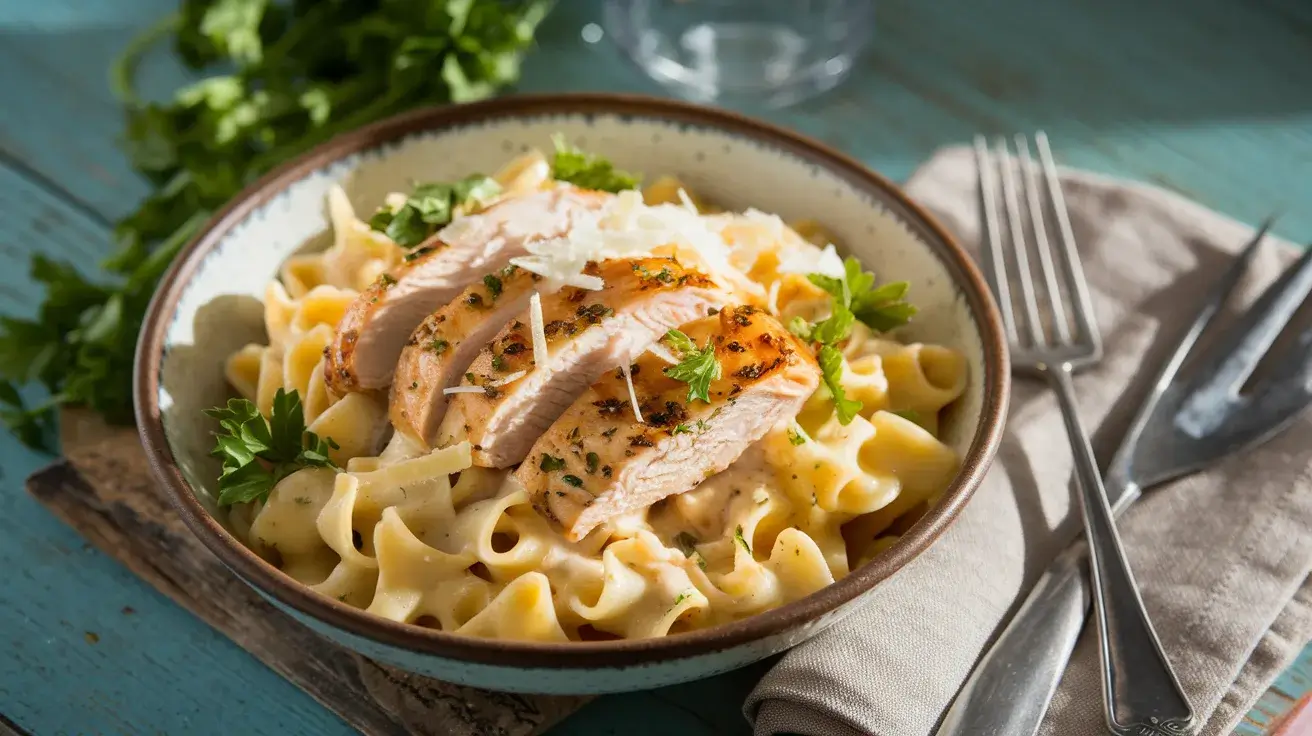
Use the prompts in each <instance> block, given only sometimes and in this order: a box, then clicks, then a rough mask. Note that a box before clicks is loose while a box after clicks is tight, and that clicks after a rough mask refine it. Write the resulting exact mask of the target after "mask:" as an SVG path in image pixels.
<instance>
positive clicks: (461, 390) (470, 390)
mask: <svg viewBox="0 0 1312 736" xmlns="http://www.w3.org/2000/svg"><path fill="white" fill-rule="evenodd" d="M486 390H487V389H485V388H483V387H482V386H452V387H451V388H444V389H442V394H443V395H445V396H450V395H451V394H481V393H483V392H484V391H486Z"/></svg>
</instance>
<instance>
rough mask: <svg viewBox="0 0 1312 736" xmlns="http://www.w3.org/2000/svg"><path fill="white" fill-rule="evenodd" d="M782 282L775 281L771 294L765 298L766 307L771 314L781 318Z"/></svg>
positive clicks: (772, 284)
mask: <svg viewBox="0 0 1312 736" xmlns="http://www.w3.org/2000/svg"><path fill="white" fill-rule="evenodd" d="M780 283H781V282H780V280H779V279H775V280H774V281H773V282H772V283H771V284H770V293H769V294H768V295H766V297H765V306H766V307H768V308H769V309H770V314H773V315H774V316H776V317H778V316H779V285H780Z"/></svg>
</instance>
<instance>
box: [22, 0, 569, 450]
mask: <svg viewBox="0 0 1312 736" xmlns="http://www.w3.org/2000/svg"><path fill="white" fill-rule="evenodd" d="M551 4H552V3H551V0H508V1H507V0H448V1H447V2H438V3H434V2H430V0H390V1H389V2H379V1H378V0H369V1H366V0H360V1H355V0H352V1H349V2H347V1H342V2H317V3H312V2H301V1H298V2H272V1H271V0H187V1H186V2H183V3H180V6H181V7H180V9H179V11H178V12H177V13H176V14H173V15H171V16H168V17H166V18H164V19H163V20H161V22H159V23H157V24H154V25H152V26H151V27H150V28H149V29H147V30H145V31H144V32H143V33H142V34H141V35H140V36H139V37H138V38H136V39H134V40H133V41H132V42H131V43H130V44H129V45H128V46H127V48H125V50H124V53H123V55H122V56H121V57H120V58H119V59H118V60H116V62H115V63H114V64H113V65H112V68H111V69H110V76H111V87H112V89H113V91H114V93H115V94H116V95H117V96H118V98H119V99H120V100H121V102H122V104H123V106H124V109H125V112H126V116H127V121H126V129H125V135H124V148H125V151H126V153H127V155H128V158H129V159H130V161H131V163H132V166H133V168H134V169H135V170H136V171H137V172H138V173H139V174H141V175H142V176H143V177H144V178H145V179H146V180H148V181H149V182H150V183H151V184H152V185H153V186H154V191H153V192H152V193H151V194H150V195H149V196H148V197H147V198H146V199H145V200H144V201H143V202H142V203H141V204H140V206H139V207H138V208H137V210H136V211H135V212H133V213H131V214H129V215H127V216H126V217H124V218H123V219H121V220H119V221H118V223H117V224H116V227H115V229H114V235H113V237H114V241H115V243H114V245H115V248H114V251H113V253H112V255H110V256H109V258H108V259H107V260H106V261H105V262H104V264H103V266H104V268H105V270H106V271H107V272H108V274H107V276H106V278H104V279H103V280H98V281H92V280H90V279H87V278H85V277H84V276H82V275H81V274H79V273H78V272H77V271H75V270H74V269H73V268H71V267H69V266H65V265H61V264H55V263H53V262H51V261H49V260H48V259H45V258H44V257H42V256H40V255H38V256H35V257H34V258H33V261H32V271H33V279H34V280H35V281H38V282H40V283H41V284H43V285H44V286H45V289H46V296H45V300H44V302H43V303H42V304H41V306H40V308H39V309H38V311H37V314H36V316H35V317H34V318H32V319H12V318H0V381H8V382H10V383H12V384H13V385H14V387H15V388H17V387H18V386H20V385H22V384H25V383H28V382H39V383H41V384H43V385H44V386H45V387H46V389H47V390H48V391H49V392H50V394H51V395H52V398H51V399H50V400H49V401H46V402H43V403H40V404H38V405H37V406H33V407H26V408H23V409H18V408H14V407H13V405H12V404H11V403H9V402H4V409H3V411H0V421H3V422H4V423H5V424H6V425H7V426H8V427H9V428H10V430H11V431H14V432H16V433H17V435H18V436H19V437H20V438H21V439H23V440H24V441H25V442H28V443H33V444H34V443H36V442H39V441H42V440H43V438H42V437H41V436H40V433H38V432H35V431H34V430H33V427H34V426H36V425H49V424H51V423H52V420H53V417H54V409H56V408H57V407H58V406H60V405H64V404H85V405H87V406H89V407H90V408H91V409H93V410H94V411H96V412H97V413H99V414H101V415H102V416H104V417H105V418H106V419H108V420H109V421H111V422H115V423H128V422H131V421H132V393H131V385H132V359H133V353H134V350H135V347H136V340H137V335H138V334H139V333H140V331H141V323H142V320H143V319H144V317H145V312H146V307H147V305H148V304H149V302H150V298H151V296H152V294H153V292H154V290H155V285H156V284H157V283H158V281H159V278H160V276H161V275H162V274H163V273H164V271H165V270H166V269H167V268H168V266H169V264H170V263H171V262H172V260H173V257H174V256H175V255H176V254H177V252H178V250H179V249H180V248H181V247H182V246H183V244H185V243H186V242H187V241H188V240H189V239H190V238H191V236H192V235H193V234H194V233H195V232H196V231H197V229H198V228H199V227H200V226H201V225H202V224H203V223H204V222H205V221H206V220H207V219H209V216H210V214H211V213H213V212H215V211H217V210H218V209H219V208H221V207H222V206H223V205H224V204H225V203H226V202H227V201H228V199H230V198H231V197H232V196H233V195H235V194H237V193H238V192H240V191H241V190H242V188H243V187H245V186H246V185H248V184H249V183H251V182H252V181H254V180H255V179H256V178H257V177H259V176H260V175H262V174H264V173H265V172H267V171H269V170H270V169H272V168H274V167H275V166H277V165H279V164H281V163H283V162H285V161H287V160H288V159H290V158H292V157H294V156H297V155H300V154H301V153H304V152H305V151H308V150H310V149H311V148H313V147H314V146H316V145H318V144H320V143H323V142H324V141H327V140H329V139H330V138H332V137H334V136H336V135H338V134H340V133H343V132H345V131H347V130H351V129H354V128H357V127H359V126H361V125H363V124H365V123H369V122H372V121H374V120H379V119H381V118H384V117H388V116H390V115H394V114H396V113H399V112H403V111H405V110H407V109H410V108H414V107H419V106H424V105H432V104H435V103H447V102H462V101H466V100H470V99H475V98H478V97H486V96H488V95H490V94H492V93H493V92H495V91H496V90H497V89H499V88H501V87H504V86H506V85H508V84H510V83H512V82H514V81H515V80H516V79H517V78H518V76H519V63H520V59H521V57H522V55H523V53H524V52H525V51H526V50H527V49H528V48H529V47H530V46H531V45H532V42H533V34H534V32H535V30H536V28H537V26H538V24H539V23H540V22H541V20H542V18H543V17H544V16H545V15H546V13H547V12H548V10H549V9H550V7H551ZM165 39H168V40H170V41H171V42H172V44H171V45H172V46H173V48H174V49H175V51H176V52H177V53H178V55H179V56H180V57H181V58H182V60H183V61H184V62H185V63H186V64H187V66H189V67H191V68H192V69H193V70H195V71H196V72H198V76H202V77H203V78H202V79H200V81H198V82H196V83H194V84H191V85H189V86H187V87H184V88H182V89H180V90H177V91H176V92H175V93H174V95H173V96H172V98H171V99H166V100H162V101H156V102H145V101H143V100H142V99H141V97H140V95H139V94H138V93H137V91H136V89H135V88H134V81H135V80H134V76H135V70H136V67H137V61H138V60H139V59H140V58H141V57H142V56H143V55H144V54H145V53H147V52H148V51H150V50H151V49H152V46H153V44H155V43H156V42H158V41H161V40H165ZM452 191H453V193H454V199H455V200H457V201H465V200H468V199H471V198H472V199H478V198H480V197H485V196H487V195H486V182H483V181H481V180H480V181H470V182H457V183H456V184H454V185H452ZM437 209H440V205H439V206H438V207H437ZM437 214H438V213H437V212H435V211H434V209H433V208H426V209H425V210H424V212H416V213H414V214H413V215H407V216H406V218H410V219H409V222H408V223H407V221H406V219H405V218H403V221H402V223H401V224H400V225H398V226H397V227H398V228H402V226H405V227H404V228H402V229H404V230H405V231H406V232H407V233H409V234H410V235H411V236H413V235H414V232H411V231H410V228H414V229H415V232H418V230H419V226H420V225H422V226H423V227H422V229H424V230H426V229H428V228H429V227H431V223H429V222H427V221H425V220H424V217H428V218H429V219H432V218H434V217H435V216H436V215H437ZM415 218H417V220H418V222H416V221H415ZM34 423H35V425H34ZM248 472H253V471H248Z"/></svg>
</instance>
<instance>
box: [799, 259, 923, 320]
mask: <svg viewBox="0 0 1312 736" xmlns="http://www.w3.org/2000/svg"><path fill="white" fill-rule="evenodd" d="M807 278H808V279H810V281H811V283H813V284H815V285H816V286H818V287H820V288H821V289H824V290H825V291H827V292H829V294H830V296H832V297H833V299H834V303H835V309H834V312H833V315H832V316H831V317H830V319H834V318H835V317H839V316H840V315H843V316H842V318H843V319H849V318H848V317H847V316H845V315H844V314H843V313H845V312H850V313H851V315H852V317H855V318H856V319H859V320H861V321H862V322H864V323H865V324H866V325H867V326H868V327H870V329H872V330H877V331H879V332H888V331H889V330H891V329H893V328H895V327H900V326H902V325H904V324H906V323H907V321H908V320H910V319H911V318H912V317H914V316H915V314H916V308H915V307H913V306H911V305H910V304H908V303H907V301H906V295H907V290H908V289H909V288H910V285H909V284H908V283H907V282H906V281H890V282H889V283H887V284H883V285H880V286H875V275H874V274H873V273H870V272H868V271H863V270H861V262H860V261H858V260H857V259H855V258H852V257H851V256H848V258H847V259H845V260H844V261H843V277H842V278H834V277H833V276H826V275H824V274H820V273H813V274H809V275H808V276H807ZM838 305H842V307H843V309H842V310H839V309H837V306H838ZM822 324H823V323H822ZM847 330H848V332H850V330H851V323H850V322H849V323H848V326H847ZM842 337H843V338H846V337H847V333H844V334H843V335H842Z"/></svg>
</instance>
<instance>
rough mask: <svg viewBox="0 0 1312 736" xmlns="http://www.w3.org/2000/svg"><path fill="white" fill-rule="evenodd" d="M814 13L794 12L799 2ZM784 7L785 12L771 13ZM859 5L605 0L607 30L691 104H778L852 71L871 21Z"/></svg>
mask: <svg viewBox="0 0 1312 736" xmlns="http://www.w3.org/2000/svg"><path fill="white" fill-rule="evenodd" d="M808 4H809V5H816V6H825V7H823V8H818V9H816V8H813V9H812V10H818V11H819V12H814V13H798V12H796V11H798V10H806V8H804V7H803V6H805V5H808ZM780 5H787V6H788V8H789V9H790V10H792V11H793V12H791V13H787V14H781V13H779V12H771V11H772V10H777V7H774V6H780ZM868 9H869V5H868V3H865V2H852V1H850V0H849V1H847V2H842V1H836V2H812V3H807V2H805V0H803V1H802V2H797V1H796V0H795V1H794V2H791V3H777V2H771V1H770V0H756V1H755V2H724V1H723V0H721V1H720V2H701V3H698V2H697V1H696V0H692V1H688V2H662V1H661V0H609V2H608V3H607V5H606V19H605V20H606V27H607V32H608V33H609V35H610V36H611V38H612V39H613V40H614V41H615V43H616V44H617V45H618V46H619V47H620V48H621V49H622V50H623V51H624V52H625V53H627V54H628V55H629V57H630V58H631V59H633V61H634V62H635V63H636V64H637V65H638V66H639V67H640V68H641V69H642V70H643V71H644V72H646V73H647V74H648V75H649V76H650V77H651V78H652V79H654V80H655V81H657V82H659V83H660V84H662V85H664V86H665V87H667V88H669V89H670V90H671V91H673V92H675V93H676V94H679V95H681V96H683V97H686V98H688V99H691V100H694V101H697V102H722V103H729V104H746V105H752V106H754V105H765V106H769V107H782V106H785V105H790V104H792V103H795V102H797V101H799V100H802V99H805V98H807V97H810V96H812V95H815V94H818V93H820V92H823V91H825V90H828V89H830V88H832V87H834V86H835V85H836V84H838V83H839V82H840V81H841V80H842V79H843V78H844V77H845V76H846V75H847V73H848V72H849V71H851V69H852V65H853V62H854V60H855V57H856V54H857V53H859V51H860V50H861V48H862V47H863V46H864V45H865V43H866V41H867V39H868V37H869V35H870V31H871V25H872V19H871V17H870V13H868V12H866V11H868Z"/></svg>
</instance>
